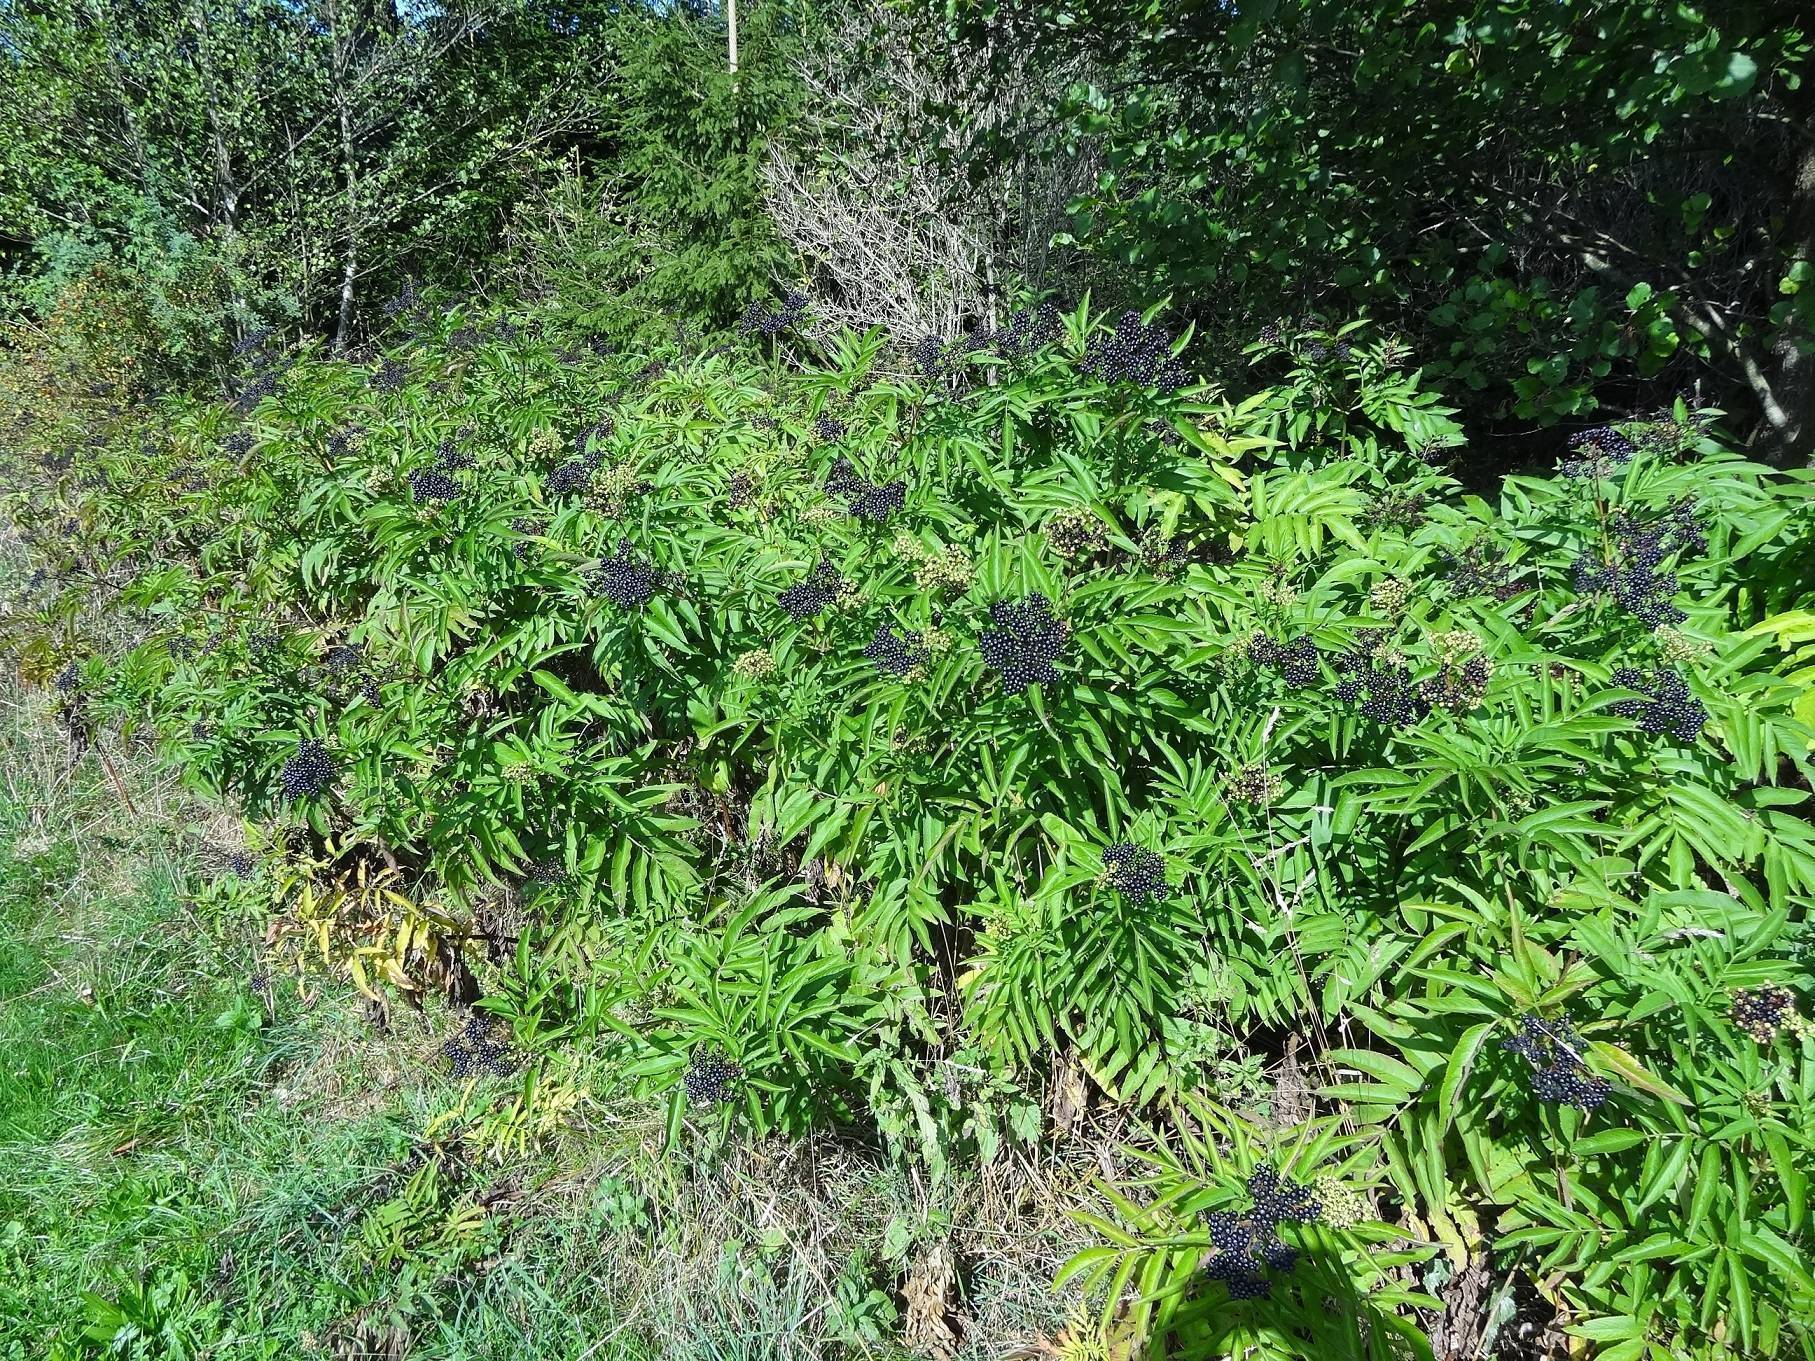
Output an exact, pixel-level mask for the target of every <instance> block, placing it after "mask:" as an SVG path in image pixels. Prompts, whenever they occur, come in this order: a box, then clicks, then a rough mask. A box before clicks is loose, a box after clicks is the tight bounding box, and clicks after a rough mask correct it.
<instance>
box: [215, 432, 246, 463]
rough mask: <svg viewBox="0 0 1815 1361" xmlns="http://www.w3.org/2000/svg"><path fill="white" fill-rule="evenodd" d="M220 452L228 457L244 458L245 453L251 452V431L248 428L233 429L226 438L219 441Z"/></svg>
mask: <svg viewBox="0 0 1815 1361" xmlns="http://www.w3.org/2000/svg"><path fill="white" fill-rule="evenodd" d="M221 452H222V453H224V454H226V455H227V457H228V458H244V457H245V456H246V455H247V454H249V453H251V452H252V432H251V431H250V430H235V431H234V432H233V433H232V434H231V435H229V436H227V438H226V439H224V440H222V441H221Z"/></svg>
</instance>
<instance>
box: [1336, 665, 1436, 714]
mask: <svg viewBox="0 0 1815 1361" xmlns="http://www.w3.org/2000/svg"><path fill="white" fill-rule="evenodd" d="M1338 669H1339V670H1340V671H1342V672H1343V677H1342V679H1341V680H1340V681H1338V682H1337V683H1336V698H1337V699H1339V700H1341V701H1342V702H1343V703H1344V704H1350V705H1356V706H1358V707H1359V708H1360V711H1361V716H1362V717H1363V718H1367V719H1372V720H1373V721H1374V722H1376V723H1379V724H1381V725H1382V726H1383V727H1388V728H1405V727H1410V726H1411V725H1412V724H1414V723H1416V722H1417V721H1418V720H1419V719H1421V718H1423V717H1424V716H1425V715H1426V714H1428V713H1430V711H1431V705H1430V701H1429V700H1428V699H1427V698H1426V697H1425V695H1424V693H1423V691H1422V689H1421V688H1420V687H1418V686H1416V685H1414V684H1413V683H1412V680H1411V678H1410V676H1408V675H1407V674H1406V670H1405V667H1404V666H1403V665H1401V664H1398V663H1394V662H1388V661H1385V660H1383V659H1381V658H1379V657H1376V656H1373V655H1371V654H1370V653H1368V652H1367V651H1366V649H1365V648H1364V649H1358V650H1356V651H1354V652H1351V653H1349V654H1348V655H1347V656H1345V657H1344V658H1343V659H1342V661H1341V662H1340V663H1339V664H1338Z"/></svg>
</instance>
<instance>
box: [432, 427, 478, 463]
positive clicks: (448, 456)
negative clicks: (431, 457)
mask: <svg viewBox="0 0 1815 1361" xmlns="http://www.w3.org/2000/svg"><path fill="white" fill-rule="evenodd" d="M462 433H464V432H462ZM476 461H477V460H475V459H474V458H473V456H472V454H471V453H470V452H468V451H467V450H465V449H463V448H461V447H460V445H459V444H458V443H456V442H455V441H454V440H451V439H444V440H442V441H441V443H440V444H439V445H438V446H436V449H435V466H436V467H437V468H439V469H441V471H442V472H444V473H452V472H458V471H460V469H462V468H470V467H472V466H473V465H474V463H475V462H476Z"/></svg>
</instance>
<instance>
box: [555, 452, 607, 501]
mask: <svg viewBox="0 0 1815 1361" xmlns="http://www.w3.org/2000/svg"><path fill="white" fill-rule="evenodd" d="M596 471H597V469H596V468H595V467H594V466H593V465H592V464H590V463H587V462H585V461H584V460H583V459H577V458H575V459H569V460H568V461H567V462H566V463H563V464H561V465H559V466H558V467H557V468H555V470H554V471H553V472H551V473H549V475H548V476H547V477H546V478H545V479H543V482H542V490H543V491H544V492H545V493H546V494H547V495H548V496H549V497H550V498H551V499H552V498H554V497H558V496H572V495H573V494H575V493H576V492H583V491H585V490H586V489H587V488H588V487H589V486H591V485H592V477H593V474H594V472H596Z"/></svg>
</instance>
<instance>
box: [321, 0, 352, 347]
mask: <svg viewBox="0 0 1815 1361" xmlns="http://www.w3.org/2000/svg"><path fill="white" fill-rule="evenodd" d="M341 17H342V15H341V7H340V6H339V5H338V4H332V3H331V4H330V5H329V6H328V22H329V23H330V24H332V25H333V28H334V48H333V52H334V111H335V114H336V115H337V116H338V118H339V120H340V174H341V185H342V189H341V193H342V194H343V196H344V207H343V223H344V227H343V230H344V232H345V234H346V254H345V259H344V262H343V264H342V267H341V274H340V309H339V315H338V316H337V317H336V319H335V323H334V344H333V351H334V353H335V354H344V353H345V352H346V348H347V341H348V340H349V339H350V338H351V336H352V334H353V306H354V285H355V283H356V282H357V280H358V278H359V180H358V176H357V174H356V173H355V171H354V168H353V122H352V117H351V114H350V111H349V110H348V108H347V68H348V66H349V64H350V63H349V61H348V54H347V47H348V42H349V38H348V35H347V31H346V27H345V25H344V24H343V23H342V22H341Z"/></svg>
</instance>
